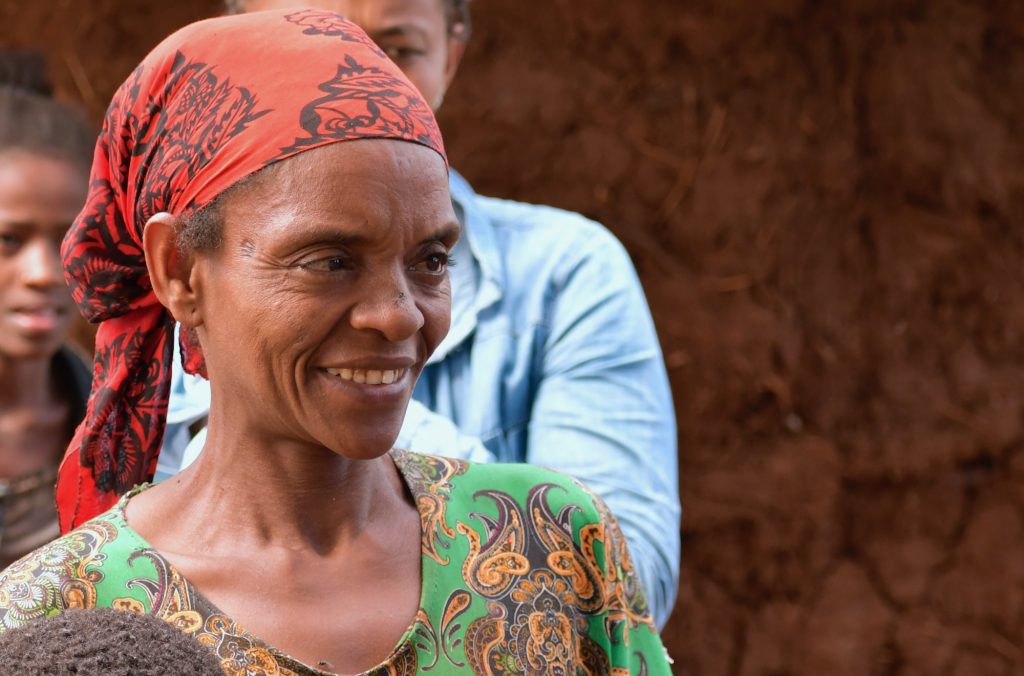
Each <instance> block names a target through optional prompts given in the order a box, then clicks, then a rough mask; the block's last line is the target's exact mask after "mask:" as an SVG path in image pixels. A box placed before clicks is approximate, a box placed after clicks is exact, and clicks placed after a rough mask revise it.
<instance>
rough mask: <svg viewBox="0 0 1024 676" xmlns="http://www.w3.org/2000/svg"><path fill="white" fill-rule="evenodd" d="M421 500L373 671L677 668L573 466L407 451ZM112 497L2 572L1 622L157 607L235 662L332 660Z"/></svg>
mask: <svg viewBox="0 0 1024 676" xmlns="http://www.w3.org/2000/svg"><path fill="white" fill-rule="evenodd" d="M392 457H393V458H394V460H395V463H396V464H397V466H398V468H399V470H400V472H401V474H402V476H403V478H404V480H405V482H406V484H407V485H408V487H409V490H410V492H411V494H412V496H413V498H414V500H415V501H416V505H417V507H418V509H419V512H420V522H421V533H422V571H423V581H422V595H421V599H420V609H419V611H418V612H417V613H416V616H415V617H414V618H411V624H410V626H409V628H408V629H407V630H406V632H405V634H404V635H403V637H402V639H401V640H400V641H399V643H398V644H397V645H396V646H395V648H394V650H393V651H392V653H391V654H390V655H388V656H387V657H386V658H385V659H384V660H383V661H382V662H381V663H380V664H379V665H378V666H377V667H375V668H374V669H372V670H370V671H368V672H366V674H370V675H372V676H384V675H385V674H390V675H403V676H404V675H409V674H430V673H433V674H446V675H447V674H493V675H512V674H523V675H525V674H558V675H565V676H583V675H598V674H608V675H622V674H668V673H670V669H669V665H668V658H667V656H666V654H665V650H664V648H663V647H662V645H661V642H660V639H659V638H658V635H657V632H656V631H655V629H654V626H653V625H652V623H651V620H650V617H649V615H648V614H647V612H646V602H645V601H644V598H643V593H642V592H641V591H640V589H639V585H638V581H637V580H636V576H635V573H634V571H633V565H632V561H631V560H630V557H629V553H628V551H627V549H626V545H625V540H624V539H623V537H622V534H621V533H620V532H619V528H618V525H617V524H616V522H615V520H614V519H613V518H612V517H611V515H610V514H609V513H608V512H607V510H606V509H605V508H604V506H603V504H602V503H601V501H600V500H599V499H598V498H596V497H595V496H594V495H592V494H591V493H589V492H588V491H587V490H586V489H584V488H583V487H582V486H581V485H579V484H578V483H577V482H575V481H574V480H572V479H570V478H568V477H566V476H564V475H561V474H558V473H556V472H552V471H549V470H544V469H540V468H537V467H532V466H529V465H475V464H472V463H467V462H464V461H458V460H451V459H446V458H440V457H433V456H422V455H417V454H413V453H409V452H405V451H393V452H392ZM132 495H134V492H133V493H129V494H128V495H127V496H125V497H124V498H123V499H122V500H121V501H120V502H119V503H118V504H117V505H116V506H115V507H114V508H113V509H112V510H110V511H108V512H107V513H105V514H103V515H102V516H100V517H98V518H96V519H93V520H92V521H90V522H88V523H86V524H85V525H83V526H81V527H80V528H78V529H76V530H74V531H72V532H71V533H69V534H68V535H65V536H64V537H63V538H61V539H59V540H57V541H55V542H53V543H51V544H49V545H47V546H46V547H43V548H42V549H39V550H37V551H36V552H34V553H33V554H31V555H29V556H28V557H26V558H24V559H21V560H20V561H18V562H17V563H15V564H14V565H12V566H11V567H10V568H8V569H7V570H6V571H4V572H3V574H0V633H2V632H3V631H6V630H9V629H13V628H16V627H19V626H22V625H23V624H25V623H27V622H31V621H33V620H35V619H38V618H40V617H43V616H47V615H53V614H56V613H59V612H61V611H62V610H64V609H66V608H92V607H114V608H121V609H123V610H126V611H131V612H140V613H153V614H155V615H158V616H159V617H161V618H163V619H164V620H166V621H168V622H171V623H172V624H174V625H175V626H176V627H178V629H180V630H181V631H183V632H185V633H188V634H191V635H193V636H194V637H196V639H197V640H198V641H199V642H200V643H201V644H203V645H205V646H206V647H207V648H209V650H210V651H211V652H213V653H214V654H215V655H217V657H218V658H220V660H221V665H222V667H223V669H224V671H225V673H227V674H238V675H242V674H256V675H263V674H268V675H269V674H287V675H291V674H322V673H324V672H321V671H318V670H317V669H315V668H313V667H310V666H308V665H305V664H302V663H301V662H298V661H297V660H295V659H293V658H291V657H289V656H288V655H286V654H284V653H283V652H281V651H280V650H277V649H276V648H274V647H273V646H271V645H269V644H268V643H266V642H265V641H263V640H261V639H260V638H258V637H256V636H253V635H251V634H249V633H248V632H246V630H245V629H244V627H242V626H240V625H239V624H237V623H236V622H235V621H234V620H233V619H232V618H230V617H228V616H227V615H225V614H224V613H223V612H221V611H220V610H218V609H217V608H216V607H215V606H214V605H213V604H211V603H210V602H209V601H207V600H206V599H205V598H204V597H203V595H202V592H201V591H199V590H197V589H195V588H194V587H192V586H191V584H189V582H188V580H187V579H186V578H185V577H184V576H182V575H181V573H180V572H178V571H177V570H175V569H174V567H173V566H172V565H170V564H169V563H168V562H167V561H166V560H165V559H164V558H163V557H162V556H161V555H160V553H159V552H157V551H155V550H154V549H153V548H152V547H150V546H149V545H148V544H147V543H146V542H145V540H143V539H142V538H141V537H140V536H139V535H138V534H137V533H135V531H133V530H132V529H131V528H130V527H129V526H128V525H127V524H126V523H125V520H124V505H125V504H126V502H127V500H128V499H130V497H131V496H132Z"/></svg>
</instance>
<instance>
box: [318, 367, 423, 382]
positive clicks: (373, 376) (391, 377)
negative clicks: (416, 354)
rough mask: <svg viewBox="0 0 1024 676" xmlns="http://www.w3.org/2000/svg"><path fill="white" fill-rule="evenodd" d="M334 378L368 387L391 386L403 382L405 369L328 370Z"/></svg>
mask: <svg viewBox="0 0 1024 676" xmlns="http://www.w3.org/2000/svg"><path fill="white" fill-rule="evenodd" d="M324 370H325V371H327V372H328V373H330V374H331V375H332V376H337V377H338V378H341V379H342V380H349V381H352V382H355V383H359V384H366V385H390V384H392V383H394V382H395V381H397V380H401V379H402V376H404V375H405V371H406V370H405V369H348V368H326V369H324Z"/></svg>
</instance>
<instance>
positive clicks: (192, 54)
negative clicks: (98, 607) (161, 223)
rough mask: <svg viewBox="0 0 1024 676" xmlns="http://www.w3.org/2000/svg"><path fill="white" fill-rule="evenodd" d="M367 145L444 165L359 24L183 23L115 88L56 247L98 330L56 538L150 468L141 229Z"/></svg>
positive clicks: (151, 384)
mask: <svg viewBox="0 0 1024 676" xmlns="http://www.w3.org/2000/svg"><path fill="white" fill-rule="evenodd" d="M363 138H389V139H400V140H405V141H410V142H414V143H419V144H422V145H424V146H427V147H429V148H432V149H433V150H435V151H437V152H438V153H439V154H440V155H441V156H442V158H443V157H444V149H443V147H442V144H441V135H440V132H439V131H438V128H437V124H436V122H435V121H434V117H433V114H432V113H431V111H430V108H429V106H427V104H426V103H425V102H424V101H423V100H422V98H421V97H420V95H419V94H418V93H417V91H416V89H415V88H414V87H413V86H412V85H411V84H410V83H409V82H408V81H407V80H406V79H405V77H404V76H403V75H402V74H401V71H399V70H398V68H397V67H396V66H395V65H394V64H392V63H391V62H390V61H389V60H388V58H387V57H386V56H385V55H384V53H383V52H381V50H380V49H379V48H377V46H376V45H374V44H373V42H371V41H370V39H369V38H368V37H367V36H366V35H365V34H364V33H363V32H362V31H361V30H360V29H359V28H358V27H356V26H355V25H353V24H351V23H349V22H348V21H345V20H344V19H342V18H341V17H339V16H338V15H336V14H332V13H330V12H322V11H316V10H308V9H306V10H299V11H294V10H292V11H276V12H258V13H254V14H243V15H237V16H231V17H222V18H217V19H210V20H207V21H202V22H199V23H196V24H192V25H190V26H187V27H185V28H183V29H181V30H180V31H178V32H177V33H175V34H174V35H172V36H171V37H169V38H167V39H166V40H164V42H162V43H161V44H160V45H159V46H158V47H157V48H156V49H155V50H153V52H152V53H150V54H149V55H148V56H147V57H146V59H145V60H144V61H143V62H142V63H141V64H140V65H139V66H138V68H136V69H135V71H134V72H133V73H132V74H131V75H130V76H129V77H128V79H127V80H126V81H125V82H124V84H123V85H121V87H120V88H119V89H118V91H117V93H116V94H115V95H114V99H113V101H111V104H110V108H109V109H108V111H107V114H106V118H105V121H104V125H103V129H102V131H101V132H100V137H99V140H98V141H97V144H96V151H95V155H94V159H93V165H92V174H91V177H90V189H89V197H88V200H87V202H86V204H85V207H84V208H83V210H82V212H81V213H80V214H79V215H78V218H77V219H76V220H75V222H74V224H73V225H72V227H71V229H70V230H69V231H68V234H67V236H66V237H65V239H64V245H63V247H62V249H61V254H62V256H63V259H64V267H65V273H66V277H67V280H68V283H69V285H70V286H71V291H72V295H73V297H74V299H75V301H76V302H77V303H78V305H79V308H80V309H81V311H82V313H83V314H84V315H85V316H86V317H87V318H88V319H89V320H90V321H93V322H98V323H99V329H98V331H97V334H96V356H95V368H94V375H93V389H92V394H91V395H90V397H89V403H88V408H87V412H86V417H85V420H84V421H83V422H82V424H81V425H79V427H78V430H77V431H76V433H75V436H74V439H73V440H72V442H71V445H70V447H69V448H68V451H67V454H66V455H65V457H64V461H63V463H62V464H61V468H60V476H59V479H58V483H57V506H58V511H59V513H60V522H61V529H62V531H64V532H66V531H67V530H69V529H71V528H74V527H76V526H78V525H79V524H81V523H83V522H84V521H86V520H87V519H89V518H92V517H93V516H96V515H97V514H99V513H101V512H103V511H105V510H106V509H107V508H109V507H110V506H111V505H113V504H114V502H116V500H117V498H118V497H119V496H120V495H121V494H123V493H125V492H126V491H128V490H129V489H131V488H132V487H133V486H135V485H136V484H138V483H141V482H143V481H146V480H148V479H150V478H151V477H152V475H153V472H154V471H155V469H156V463H157V455H158V454H159V451H160V444H161V440H162V438H163V431H164V425H165V419H166V414H167V399H168V393H169V388H170V369H171V357H172V352H171V350H172V349H173V342H174V340H173V331H174V320H173V318H172V317H171V316H170V314H169V313H168V312H167V310H166V309H165V308H164V307H163V306H162V305H160V302H159V301H158V300H157V298H156V295H155V294H154V292H153V289H152V286H151V284H150V280H149V276H148V273H147V270H146V261H145V257H144V255H143V249H142V233H143V229H144V227H145V225H146V222H147V221H148V220H149V219H150V217H152V216H153V215H154V214H157V213H160V212H168V213H172V214H175V215H177V216H180V217H182V218H187V217H188V216H189V215H190V214H192V213H195V212H196V211H197V210H198V209H201V208H202V207H203V206H205V205H207V204H209V203H210V202H211V201H212V200H213V199H214V198H216V197H217V195H219V194H220V193H222V192H224V191H225V190H226V189H227V188H229V187H231V186H232V185H234V184H235V183H237V182H238V181H240V180H241V179H243V178H245V177H246V176H248V175H250V174H252V173H254V172H256V171H258V170H260V169H262V168H263V167H266V166H268V165H270V164H273V163H274V162H278V161H280V160H283V159H286V158H288V157H291V156H293V155H296V154H298V153H301V152H303V151H306V150H311V149H313V148H317V147H320V146H324V145H327V144H329V143H336V142H339V141H347V140H352V139H363ZM185 333H186V332H183V334H185ZM181 350H182V356H183V363H184V364H185V369H186V370H187V371H189V372H190V373H203V371H204V367H203V360H202V355H201V353H200V351H199V349H198V345H196V344H195V343H194V342H193V341H188V340H182V341H181ZM204 375H205V374H204Z"/></svg>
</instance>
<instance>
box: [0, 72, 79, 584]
mask: <svg viewBox="0 0 1024 676" xmlns="http://www.w3.org/2000/svg"><path fill="white" fill-rule="evenodd" d="M42 65H43V64H42V62H41V61H37V60H35V59H33V58H32V57H31V56H29V55H20V56H17V55H12V54H4V55H0V566H6V565H7V564H9V563H11V562H12V561H14V560H15V559H17V558H19V557H21V556H22V555H24V554H26V553H28V552H29V551H31V550H32V549H34V548H36V547H38V546H39V545H41V544H43V543H45V542H47V541H48V540H51V539H53V538H54V537H56V536H57V534H58V531H57V513H56V511H55V510H54V508H53V497H54V494H53V483H54V481H55V479H56V472H57V463H58V461H59V460H60V457H61V452H62V450H63V448H64V447H65V446H66V445H67V442H68V440H69V439H70V437H71V433H72V431H73V430H74V427H75V425H76V424H78V421H79V420H81V418H82V416H83V415H84V413H85V397H86V394H87V393H88V388H89V374H88V371H87V370H86V368H85V366H84V365H83V364H82V362H81V361H80V360H79V359H78V357H76V356H75V355H74V354H73V353H72V352H71V351H70V350H68V349H66V348H63V347H62V344H63V342H64V339H65V338H66V337H67V332H68V329H69V327H70V324H71V318H72V313H73V312H74V306H73V304H72V302H71V296H70V294H69V293H68V290H67V287H66V286H65V284H64V274H63V270H62V269H61V265H60V252H59V247H60V241H61V239H62V238H63V237H64V233H65V232H66V231H67V229H68V226H69V225H70V224H71V222H72V221H73V220H74V218H75V215H76V214H77V213H78V210H79V208H81V206H82V202H83V201H84V199H85V192H86V186H87V181H88V160H89V155H90V146H91V137H92V132H90V131H89V129H88V128H87V127H86V125H85V123H84V121H83V120H82V118H81V116H80V115H79V114H78V113H77V112H76V111H74V110H71V109H70V108H67V107H66V106H64V105H62V104H60V103H58V102H56V101H54V100H53V99H51V98H49V95H48V87H47V86H46V83H45V79H44V78H43V77H42V74H41V67H42Z"/></svg>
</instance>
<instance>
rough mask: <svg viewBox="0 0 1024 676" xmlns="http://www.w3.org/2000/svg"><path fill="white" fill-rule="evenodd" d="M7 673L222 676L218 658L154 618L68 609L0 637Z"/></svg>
mask: <svg viewBox="0 0 1024 676" xmlns="http://www.w3.org/2000/svg"><path fill="white" fill-rule="evenodd" d="M0 665H3V666H2V669H3V673H5V674H8V673H10V674H39V675H41V676H49V675H52V676H57V675H58V674H60V675H63V674H78V675H79V676H108V675H114V676H117V675H120V674H123V675H124V676H128V675H131V676H158V675H159V676H162V675H163V674H198V675H199V676H222V675H223V673H224V672H223V671H222V670H221V666H220V660H219V659H217V657H216V656H215V655H214V654H213V653H212V652H211V651H210V650H209V648H207V647H206V646H204V645H202V644H200V643H199V642H198V641H196V640H195V639H193V638H192V637H191V636H188V635H187V634H185V633H183V632H182V631H180V630H179V629H178V628H176V627H175V626H174V625H172V624H169V623H168V622H165V621H164V620H162V619H160V618H159V617H156V616H154V615H140V614H137V613H134V612H130V611H127V610H114V609H112V608H93V609H89V610H65V611H64V612H62V613H60V614H58V615H55V616H53V617H45V618H42V619H39V620H35V621H32V622H29V623H28V624H26V625H25V626H23V627H19V628H18V629H12V630H10V631H8V632H7V633H5V634H3V636H0Z"/></svg>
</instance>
